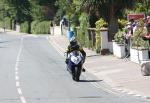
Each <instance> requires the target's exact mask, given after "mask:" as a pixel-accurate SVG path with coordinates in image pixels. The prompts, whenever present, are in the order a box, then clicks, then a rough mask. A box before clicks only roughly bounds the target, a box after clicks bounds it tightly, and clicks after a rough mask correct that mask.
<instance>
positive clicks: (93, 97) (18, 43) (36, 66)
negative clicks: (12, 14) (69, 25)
mask: <svg viewBox="0 0 150 103" xmlns="http://www.w3.org/2000/svg"><path fill="white" fill-rule="evenodd" d="M47 37H48V35H43V36H42V35H39V36H34V35H15V34H5V33H0V103H149V101H148V100H145V99H142V98H139V97H133V96H131V95H127V94H123V93H119V92H117V91H113V90H112V89H111V88H110V87H109V86H107V85H106V84H105V83H104V82H103V80H98V79H97V78H96V77H94V76H93V75H92V74H90V73H87V72H86V73H83V74H82V76H81V81H80V82H75V81H73V80H72V78H71V76H70V74H69V73H68V72H67V70H66V65H65V63H64V57H63V56H61V55H60V54H59V53H58V52H57V51H56V50H55V49H54V48H53V46H52V45H51V44H50V43H49V41H48V39H47Z"/></svg>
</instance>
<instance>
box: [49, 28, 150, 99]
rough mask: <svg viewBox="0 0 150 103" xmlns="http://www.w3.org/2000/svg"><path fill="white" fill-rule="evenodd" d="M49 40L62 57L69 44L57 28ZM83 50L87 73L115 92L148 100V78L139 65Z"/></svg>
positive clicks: (149, 86) (149, 87)
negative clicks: (85, 55)
mask: <svg viewBox="0 0 150 103" xmlns="http://www.w3.org/2000/svg"><path fill="white" fill-rule="evenodd" d="M49 40H50V43H51V44H52V45H53V46H54V47H55V49H56V50H57V51H58V52H59V53H60V54H61V55H64V52H65V51H66V48H67V45H68V44H69V42H68V39H67V37H66V36H63V35H61V34H60V31H59V29H58V27H57V28H55V31H54V35H51V36H49ZM84 50H85V51H86V53H87V58H86V61H85V64H84V67H85V68H86V71H87V72H89V73H91V74H93V75H95V76H96V77H97V78H99V79H102V80H103V81H104V82H106V83H107V84H108V85H110V86H111V88H112V89H114V90H116V91H120V92H123V93H127V94H130V95H133V96H137V97H142V98H147V99H150V76H142V74H141V67H140V65H139V64H136V63H134V62H131V61H130V60H125V59H119V58H117V57H115V56H113V55H104V56H102V55H99V54H96V52H95V51H92V50H89V49H87V48H84Z"/></svg>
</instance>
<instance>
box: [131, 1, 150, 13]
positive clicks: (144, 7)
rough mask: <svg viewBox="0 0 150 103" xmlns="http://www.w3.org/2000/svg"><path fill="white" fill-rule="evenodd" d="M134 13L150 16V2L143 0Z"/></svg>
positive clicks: (138, 3) (137, 4)
mask: <svg viewBox="0 0 150 103" xmlns="http://www.w3.org/2000/svg"><path fill="white" fill-rule="evenodd" d="M134 12H140V13H141V12H142V13H145V14H146V15H150V0H141V1H139V2H137V3H136V6H135V9H134Z"/></svg>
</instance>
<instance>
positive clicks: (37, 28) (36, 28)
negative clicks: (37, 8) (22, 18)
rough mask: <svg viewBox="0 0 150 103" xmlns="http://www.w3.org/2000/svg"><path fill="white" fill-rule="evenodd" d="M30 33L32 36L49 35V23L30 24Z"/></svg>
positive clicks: (36, 22) (35, 22) (37, 22)
mask: <svg viewBox="0 0 150 103" xmlns="http://www.w3.org/2000/svg"><path fill="white" fill-rule="evenodd" d="M31 33H33V34H49V33H50V22H49V21H42V22H39V21H33V22H32V24H31Z"/></svg>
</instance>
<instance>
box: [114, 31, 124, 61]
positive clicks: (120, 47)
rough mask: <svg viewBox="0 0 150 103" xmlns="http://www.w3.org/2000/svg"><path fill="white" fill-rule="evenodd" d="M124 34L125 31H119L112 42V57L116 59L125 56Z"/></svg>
mask: <svg viewBox="0 0 150 103" xmlns="http://www.w3.org/2000/svg"><path fill="white" fill-rule="evenodd" d="M124 33H125V29H123V30H120V29H119V31H118V32H117V33H116V34H115V36H114V40H113V55H114V56H116V57H118V58H123V57H124V56H125V45H124Z"/></svg>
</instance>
